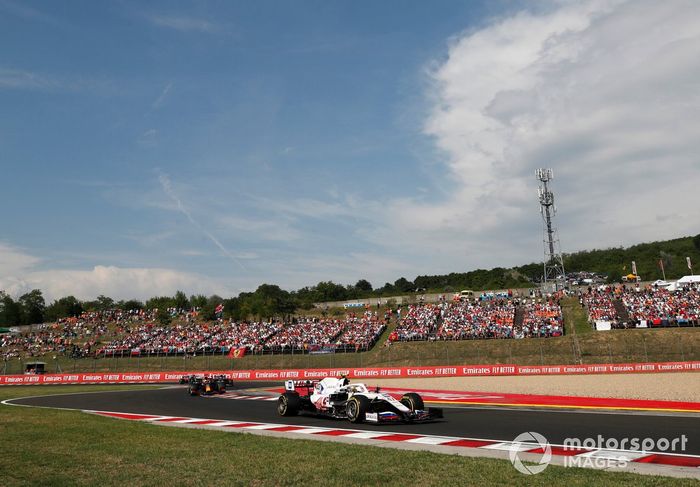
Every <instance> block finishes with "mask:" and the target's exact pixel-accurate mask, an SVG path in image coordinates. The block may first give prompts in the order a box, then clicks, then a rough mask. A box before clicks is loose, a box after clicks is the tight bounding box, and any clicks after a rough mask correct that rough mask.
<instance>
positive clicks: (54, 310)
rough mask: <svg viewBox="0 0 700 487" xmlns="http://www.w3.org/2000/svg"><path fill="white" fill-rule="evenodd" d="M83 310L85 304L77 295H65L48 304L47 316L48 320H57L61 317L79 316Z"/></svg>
mask: <svg viewBox="0 0 700 487" xmlns="http://www.w3.org/2000/svg"><path fill="white" fill-rule="evenodd" d="M82 312H83V305H82V303H81V302H80V301H79V300H78V299H77V298H76V297H75V296H65V297H63V298H60V299H57V300H56V301H54V302H53V303H51V304H50V305H49V306H47V307H46V313H45V316H46V319H47V320H48V321H56V320H57V319H59V318H68V317H70V316H79V315H80V314H81V313H82Z"/></svg>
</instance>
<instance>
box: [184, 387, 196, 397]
mask: <svg viewBox="0 0 700 487" xmlns="http://www.w3.org/2000/svg"><path fill="white" fill-rule="evenodd" d="M187 392H189V394H190V396H198V395H199V391H198V390H197V389H196V388H195V387H192V386H189V387H188V388H187Z"/></svg>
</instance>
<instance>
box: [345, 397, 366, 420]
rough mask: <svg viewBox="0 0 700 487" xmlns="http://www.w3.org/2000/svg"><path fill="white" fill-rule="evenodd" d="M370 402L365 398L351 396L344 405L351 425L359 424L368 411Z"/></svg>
mask: <svg viewBox="0 0 700 487" xmlns="http://www.w3.org/2000/svg"><path fill="white" fill-rule="evenodd" d="M369 406H370V400H369V399H367V398H366V397H365V396H352V397H351V398H350V399H348V402H347V404H346V405H345V413H346V414H347V417H348V420H349V421H350V422H351V423H361V422H363V421H364V420H365V413H366V412H367V411H369Z"/></svg>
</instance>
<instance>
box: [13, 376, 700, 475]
mask: <svg viewBox="0 0 700 487" xmlns="http://www.w3.org/2000/svg"><path fill="white" fill-rule="evenodd" d="M116 389H124V387H112V386H103V387H86V386H77V387H67V386H58V387H42V388H40V387H36V386H34V387H8V388H2V389H0V399H2V400H4V399H8V398H10V397H24V396H28V395H38V394H52V393H56V394H58V393H65V392H82V391H85V390H88V391H97V390H116ZM0 431H1V432H2V446H3V451H2V455H0V478H2V485H3V486H6V487H9V486H19V485H23V486H24V485H42V486H43V485H107V486H110V485H115V486H124V485H144V486H149V485H153V486H160V485H209V484H218V485H246V486H248V485H302V484H306V485H322V484H323V485H335V484H341V485H363V486H366V485H407V484H409V485H494V484H498V485H525V486H528V485H567V486H570V487H571V486H608V485H623V486H626V485H628V486H655V485H668V486H682V485H697V482H696V481H691V480H684V479H671V478H665V477H651V476H640V475H634V474H627V473H611V472H604V471H597V470H588V469H585V470H584V469H573V468H562V467H554V466H550V467H548V468H547V470H545V471H544V472H543V473H541V474H539V475H536V476H525V475H522V474H520V473H518V472H517V471H516V470H515V469H514V468H513V466H512V465H511V464H510V463H509V462H508V461H506V460H493V459H483V458H466V457H461V456H457V455H441V454H436V453H430V452H416V451H402V450H393V449H388V448H381V449H380V448H378V447H371V446H362V445H345V444H334V443H327V442H319V441H312V440H287V439H281V438H270V437H261V436H254V435H251V434H241V433H224V432H218V431H210V430H189V429H180V428H168V427H163V426H156V425H150V424H144V423H134V422H128V421H120V420H114V419H109V418H103V417H99V416H93V415H88V414H84V413H80V412H76V411H60V410H50V409H34V408H23V407H15V406H5V405H2V406H0Z"/></svg>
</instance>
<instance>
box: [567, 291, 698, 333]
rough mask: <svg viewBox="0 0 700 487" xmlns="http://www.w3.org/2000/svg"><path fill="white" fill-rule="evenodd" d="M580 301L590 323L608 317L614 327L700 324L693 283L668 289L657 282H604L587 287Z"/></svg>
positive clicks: (696, 293)
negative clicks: (640, 285) (643, 284)
mask: <svg viewBox="0 0 700 487" xmlns="http://www.w3.org/2000/svg"><path fill="white" fill-rule="evenodd" d="M580 302H581V304H582V305H583V306H585V307H586V309H587V310H588V317H589V321H590V322H591V324H595V323H596V322H598V321H607V322H610V323H611V326H612V328H634V327H668V326H698V325H699V323H698V320H699V319H700V289H698V288H693V287H687V288H684V289H677V290H675V291H669V290H668V289H664V288H657V287H654V286H647V287H645V288H634V287H627V286H617V287H614V286H605V287H601V288H599V289H588V291H587V292H585V293H583V294H582V295H581V297H580ZM616 304H617V306H616ZM625 314H626V316H624V315H625Z"/></svg>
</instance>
